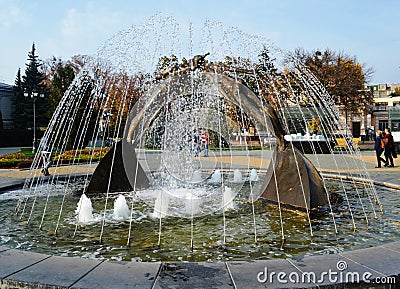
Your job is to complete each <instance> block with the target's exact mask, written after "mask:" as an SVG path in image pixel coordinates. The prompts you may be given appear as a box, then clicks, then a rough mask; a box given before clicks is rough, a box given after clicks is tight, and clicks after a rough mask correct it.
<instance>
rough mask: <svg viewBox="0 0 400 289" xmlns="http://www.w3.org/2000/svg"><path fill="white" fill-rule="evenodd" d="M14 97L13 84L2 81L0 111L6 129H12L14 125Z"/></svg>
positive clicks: (0, 84)
mask: <svg viewBox="0 0 400 289" xmlns="http://www.w3.org/2000/svg"><path fill="white" fill-rule="evenodd" d="M13 97H14V93H13V87H12V85H8V84H5V83H0V112H1V116H2V119H3V128H4V129H12V128H13V127H14V125H13V120H12V107H13Z"/></svg>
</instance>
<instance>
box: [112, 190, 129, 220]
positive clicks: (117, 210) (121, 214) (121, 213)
mask: <svg viewBox="0 0 400 289" xmlns="http://www.w3.org/2000/svg"><path fill="white" fill-rule="evenodd" d="M130 215H131V212H130V210H129V207H128V204H127V202H126V199H125V197H124V196H122V195H119V196H118V198H117V199H116V200H115V201H114V212H113V217H114V219H116V220H120V219H128V218H129V217H130Z"/></svg>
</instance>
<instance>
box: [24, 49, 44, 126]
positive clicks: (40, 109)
mask: <svg viewBox="0 0 400 289" xmlns="http://www.w3.org/2000/svg"><path fill="white" fill-rule="evenodd" d="M41 66H42V64H41V61H40V60H39V57H38V56H37V55H36V48H35V43H33V44H32V50H31V51H30V52H29V53H28V63H27V64H26V69H25V75H24V76H23V77H22V78H23V88H24V92H25V93H28V94H29V97H28V98H26V99H25V114H26V116H27V122H26V125H27V127H31V128H33V102H35V109H36V128H38V127H45V126H47V124H48V121H49V118H48V116H47V110H48V104H47V99H46V98H45V97H41V95H44V94H45V93H46V87H45V85H44V79H45V75H44V73H43V72H41V71H40V68H41ZM34 93H37V95H36V97H35V95H34Z"/></svg>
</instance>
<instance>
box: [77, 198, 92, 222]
mask: <svg viewBox="0 0 400 289" xmlns="http://www.w3.org/2000/svg"><path fill="white" fill-rule="evenodd" d="M75 213H76V214H77V217H76V219H77V221H78V223H89V222H92V221H93V220H94V218H93V207H92V201H91V200H90V199H89V198H88V197H87V196H86V195H85V194H82V195H81V198H80V199H79V202H78V204H77V208H76V210H75Z"/></svg>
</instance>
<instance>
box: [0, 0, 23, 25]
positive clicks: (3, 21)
mask: <svg viewBox="0 0 400 289" xmlns="http://www.w3.org/2000/svg"><path fill="white" fill-rule="evenodd" d="M0 7H1V9H0V28H2V29H10V28H11V27H12V26H13V25H15V24H18V23H22V22H24V21H25V19H26V13H25V12H24V11H23V10H22V9H21V8H20V7H19V6H18V2H17V3H15V2H13V1H7V0H2V1H0Z"/></svg>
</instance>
